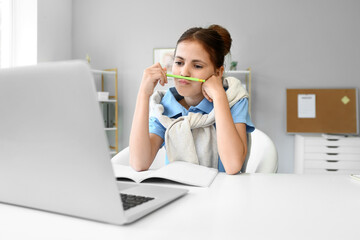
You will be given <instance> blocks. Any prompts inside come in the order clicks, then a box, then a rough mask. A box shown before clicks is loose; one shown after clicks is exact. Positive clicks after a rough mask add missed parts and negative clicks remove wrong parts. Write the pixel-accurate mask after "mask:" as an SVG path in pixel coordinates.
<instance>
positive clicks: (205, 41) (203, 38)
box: [176, 25, 232, 68]
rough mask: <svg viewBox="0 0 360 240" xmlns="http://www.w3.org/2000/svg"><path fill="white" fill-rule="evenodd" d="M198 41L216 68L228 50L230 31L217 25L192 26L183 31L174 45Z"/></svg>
mask: <svg viewBox="0 0 360 240" xmlns="http://www.w3.org/2000/svg"><path fill="white" fill-rule="evenodd" d="M194 40H196V41H198V42H199V43H200V44H201V45H202V46H203V47H204V48H205V50H206V51H207V52H208V53H209V55H210V60H211V62H212V63H213V64H214V66H215V67H216V68H219V67H221V66H223V65H224V59H225V56H226V54H228V53H229V52H230V48H231V42H232V39H231V36H230V33H229V32H228V31H227V30H226V29H225V28H223V27H221V26H219V25H211V26H209V27H208V28H201V27H194V28H190V29H188V30H187V31H185V32H184V33H183V34H182V35H181V37H180V38H179V40H178V41H177V44H176V46H177V45H178V44H179V43H180V42H183V41H194Z"/></svg>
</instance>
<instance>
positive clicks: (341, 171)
mask: <svg viewBox="0 0 360 240" xmlns="http://www.w3.org/2000/svg"><path fill="white" fill-rule="evenodd" d="M304 173H311V174H346V175H349V174H360V170H356V169H355V170H354V169H331V170H330V169H310V168H309V169H304Z"/></svg>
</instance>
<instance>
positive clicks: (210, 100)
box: [202, 88, 212, 102]
mask: <svg viewBox="0 0 360 240" xmlns="http://www.w3.org/2000/svg"><path fill="white" fill-rule="evenodd" d="M202 92H203V95H204V97H205V98H206V99H207V100H208V101H209V102H212V99H211V98H210V97H209V95H208V94H207V93H206V91H205V90H204V88H203V89H202Z"/></svg>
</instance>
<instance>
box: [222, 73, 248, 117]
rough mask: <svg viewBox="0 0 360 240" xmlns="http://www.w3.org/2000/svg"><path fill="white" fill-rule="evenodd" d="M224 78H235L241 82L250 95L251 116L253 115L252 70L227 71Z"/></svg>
mask: <svg viewBox="0 0 360 240" xmlns="http://www.w3.org/2000/svg"><path fill="white" fill-rule="evenodd" d="M224 77H235V78H237V79H239V80H240V81H241V84H242V85H243V87H244V88H245V89H246V91H247V92H248V93H249V114H251V68H247V69H246V70H227V71H225V74H224Z"/></svg>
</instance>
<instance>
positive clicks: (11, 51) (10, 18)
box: [0, 0, 37, 68]
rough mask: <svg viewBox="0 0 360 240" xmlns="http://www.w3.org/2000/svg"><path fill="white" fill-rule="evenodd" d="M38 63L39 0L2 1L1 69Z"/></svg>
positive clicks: (0, 20)
mask: <svg viewBox="0 0 360 240" xmlns="http://www.w3.org/2000/svg"><path fill="white" fill-rule="evenodd" d="M36 62H37V0H0V67H1V68H7V67H14V66H24V65H32V64H36Z"/></svg>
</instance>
